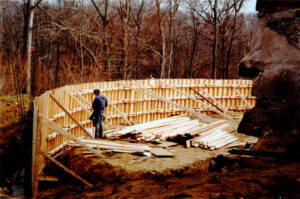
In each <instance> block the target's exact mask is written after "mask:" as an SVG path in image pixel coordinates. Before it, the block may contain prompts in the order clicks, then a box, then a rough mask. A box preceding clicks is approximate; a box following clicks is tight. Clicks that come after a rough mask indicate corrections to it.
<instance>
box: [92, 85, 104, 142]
mask: <svg viewBox="0 0 300 199" xmlns="http://www.w3.org/2000/svg"><path fill="white" fill-rule="evenodd" d="M94 95H95V99H94V101H93V110H94V112H93V114H92V115H91V117H90V119H91V120H93V125H94V127H95V138H102V137H103V121H104V119H105V117H104V112H105V107H106V106H107V98H106V97H105V96H104V95H100V90H99V89H94Z"/></svg>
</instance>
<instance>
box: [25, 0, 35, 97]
mask: <svg viewBox="0 0 300 199" xmlns="http://www.w3.org/2000/svg"><path fill="white" fill-rule="evenodd" d="M33 1H34V0H28V2H27V14H28V21H27V25H25V26H27V28H25V30H26V31H27V32H26V33H25V34H26V35H27V37H26V38H27V39H26V65H27V67H26V93H27V94H32V92H31V45H32V26H33V16H34V9H32V8H33ZM25 22H26V19H25Z"/></svg>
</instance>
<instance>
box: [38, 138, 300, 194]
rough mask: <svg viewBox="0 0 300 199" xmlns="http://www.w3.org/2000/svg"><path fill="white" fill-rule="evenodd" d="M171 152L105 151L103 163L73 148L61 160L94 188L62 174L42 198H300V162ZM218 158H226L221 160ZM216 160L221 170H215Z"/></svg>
mask: <svg viewBox="0 0 300 199" xmlns="http://www.w3.org/2000/svg"><path fill="white" fill-rule="evenodd" d="M236 135H237V136H240V140H243V139H245V138H246V136H245V135H243V134H236ZM149 145H151V146H154V145H152V144H149ZM167 149H168V150H169V151H170V152H172V153H173V154H174V155H175V156H174V157H173V158H155V157H143V156H136V155H131V154H125V153H115V154H113V153H107V154H106V157H105V158H103V159H100V158H97V157H94V156H92V155H84V154H83V153H82V152H83V151H84V150H83V149H81V148H74V149H72V150H71V151H70V152H66V153H65V154H64V155H62V156H61V159H60V161H61V162H64V164H65V165H67V166H68V167H69V168H70V169H72V170H73V171H75V172H76V173H77V174H78V175H80V176H81V177H83V178H84V179H85V180H87V181H88V182H90V183H92V184H93V185H95V186H94V187H93V188H87V187H84V186H83V185H82V183H81V182H79V181H77V180H75V179H74V178H72V177H70V176H68V175H66V174H64V172H62V173H61V176H60V179H61V181H60V182H59V183H58V184H56V185H54V187H52V188H50V187H49V186H45V184H41V186H40V195H39V198H53V197H55V198H297V197H300V170H299V168H300V162H299V161H298V160H290V159H289V160H287V159H282V158H281V159H278V158H277V159H275V158H260V157H250V156H236V155H229V153H228V152H227V151H228V150H229V148H223V149H219V150H216V151H209V150H204V149H200V148H185V147H184V146H180V145H179V146H176V147H168V148H167ZM220 154H223V155H224V158H223V159H221V161H219V162H218V161H217V160H216V157H217V156H218V155H220ZM212 160H213V161H214V163H216V165H217V166H216V165H215V167H212ZM50 169H51V170H52V172H53V171H54V172H55V174H58V173H60V171H59V170H55V169H53V167H51V168H50Z"/></svg>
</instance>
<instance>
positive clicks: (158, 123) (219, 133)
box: [104, 116, 238, 149]
mask: <svg viewBox="0 0 300 199" xmlns="http://www.w3.org/2000/svg"><path fill="white" fill-rule="evenodd" d="M237 127H238V123H237V122H236V121H228V120H218V121H216V122H213V123H210V124H205V123H201V122H199V120H197V119H194V120H192V119H191V118H190V117H187V116H173V117H169V118H165V119H161V120H155V121H152V122H148V123H143V124H137V125H134V126H128V127H124V128H122V129H117V130H110V131H106V132H104V133H105V136H106V137H107V138H108V139H119V138H121V137H124V136H129V135H134V136H135V138H136V139H137V140H139V141H157V140H160V141H165V140H167V139H172V138H175V137H178V136H182V137H186V136H189V137H191V138H192V139H190V140H188V141H187V146H188V147H189V146H193V147H201V148H208V149H218V148H220V147H222V146H225V145H227V144H230V143H232V142H234V141H236V140H237V139H238V138H237V137H235V136H234V135H232V134H230V133H231V132H233V131H236V130H237Z"/></svg>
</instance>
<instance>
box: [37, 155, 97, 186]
mask: <svg viewBox="0 0 300 199" xmlns="http://www.w3.org/2000/svg"><path fill="white" fill-rule="evenodd" d="M39 152H40V154H42V155H43V156H44V157H46V158H48V159H49V160H51V161H52V162H54V163H55V164H56V165H57V166H59V167H60V168H62V169H63V170H64V171H65V172H67V173H69V174H70V175H72V176H74V177H75V178H77V179H78V180H80V181H81V182H83V184H85V185H87V186H89V187H93V185H92V184H91V183H89V182H88V181H86V180H85V179H83V178H82V177H80V176H79V175H77V174H76V173H75V172H74V171H72V170H70V169H68V168H67V167H66V166H64V165H63V164H62V163H60V162H58V161H57V160H55V159H54V158H53V157H51V156H50V155H48V154H47V153H45V152H44V151H41V150H40V151H39Z"/></svg>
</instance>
